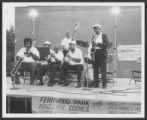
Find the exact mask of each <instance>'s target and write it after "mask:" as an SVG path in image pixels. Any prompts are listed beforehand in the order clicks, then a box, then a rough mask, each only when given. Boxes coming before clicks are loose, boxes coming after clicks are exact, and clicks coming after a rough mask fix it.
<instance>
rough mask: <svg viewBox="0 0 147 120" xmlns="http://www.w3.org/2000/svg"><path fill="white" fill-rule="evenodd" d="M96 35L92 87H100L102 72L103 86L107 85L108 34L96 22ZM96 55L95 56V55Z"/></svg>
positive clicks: (93, 39) (94, 29)
mask: <svg viewBox="0 0 147 120" xmlns="http://www.w3.org/2000/svg"><path fill="white" fill-rule="evenodd" d="M92 28H93V31H94V33H95V34H94V35H93V37H92V49H91V51H92V52H94V54H92V58H93V71H94V82H93V85H92V87H99V74H100V72H101V75H102V82H103V88H106V87H107V78H106V60H107V46H108V38H107V35H106V34H104V33H102V32H101V25H99V24H96V25H93V26H92ZM93 55H94V56H93Z"/></svg>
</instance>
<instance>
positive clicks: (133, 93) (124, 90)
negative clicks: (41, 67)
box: [6, 77, 141, 103]
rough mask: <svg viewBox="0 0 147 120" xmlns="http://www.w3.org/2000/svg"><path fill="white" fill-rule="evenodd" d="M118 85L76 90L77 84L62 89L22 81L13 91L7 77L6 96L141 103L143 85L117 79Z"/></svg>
mask: <svg viewBox="0 0 147 120" xmlns="http://www.w3.org/2000/svg"><path fill="white" fill-rule="evenodd" d="M115 81H116V83H115V84H114V86H113V84H112V83H108V87H107V88H106V89H103V88H102V87H100V88H88V89H86V90H85V87H81V88H75V85H76V82H72V83H70V84H69V86H65V87H61V86H59V85H57V84H55V85H54V86H52V87H47V84H46V82H45V85H43V86H36V85H29V81H28V80H26V82H25V83H24V81H23V80H21V84H20V85H16V87H17V88H19V89H16V90H11V89H10V88H12V83H11V79H10V77H7V84H6V87H7V89H6V95H10V96H49V95H51V96H52V97H64V98H80V99H90V100H96V99H99V100H105V101H115V102H137V103H141V83H139V82H137V83H136V84H135V82H134V81H132V82H131V84H130V85H129V82H130V79H128V78H115Z"/></svg>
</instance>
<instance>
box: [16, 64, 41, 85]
mask: <svg viewBox="0 0 147 120" xmlns="http://www.w3.org/2000/svg"><path fill="white" fill-rule="evenodd" d="M37 67H38V63H36V62H30V63H26V62H23V63H22V64H21V66H20V68H19V69H18V71H19V72H20V73H21V74H23V73H24V72H30V84H34V80H35V75H36V70H37ZM15 77H16V78H17V79H16V81H15V82H16V83H17V82H19V79H18V76H17V74H16V75H15Z"/></svg>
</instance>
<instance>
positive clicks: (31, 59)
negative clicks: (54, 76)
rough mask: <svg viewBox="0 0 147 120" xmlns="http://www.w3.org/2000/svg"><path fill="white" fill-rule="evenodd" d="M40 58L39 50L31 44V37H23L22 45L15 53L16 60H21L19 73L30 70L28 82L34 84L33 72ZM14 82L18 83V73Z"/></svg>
mask: <svg viewBox="0 0 147 120" xmlns="http://www.w3.org/2000/svg"><path fill="white" fill-rule="evenodd" d="M39 58H40V55H39V51H38V50H37V48H35V47H34V46H32V39H31V38H25V39H24V47H22V48H21V49H20V50H19V51H18V53H17V54H16V60H21V61H22V64H21V66H20V68H19V69H18V70H19V71H20V73H24V71H27V72H30V84H31V85H33V84H34V79H35V73H36V70H37V66H38V62H37V61H38V60H39ZM15 78H16V81H15V82H16V83H20V81H19V78H18V75H17V74H16V75H15Z"/></svg>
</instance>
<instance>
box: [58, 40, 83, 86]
mask: <svg viewBox="0 0 147 120" xmlns="http://www.w3.org/2000/svg"><path fill="white" fill-rule="evenodd" d="M68 69H72V70H76V72H77V75H78V81H77V85H76V88H80V87H81V76H82V70H83V55H82V51H81V50H80V49H79V48H77V47H76V42H75V41H74V40H71V41H70V42H69V52H68V53H67V55H66V56H65V60H64V63H63V64H62V66H61V73H60V74H61V75H60V80H59V84H61V86H67V85H68V81H67V79H66V76H67V71H68Z"/></svg>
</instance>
